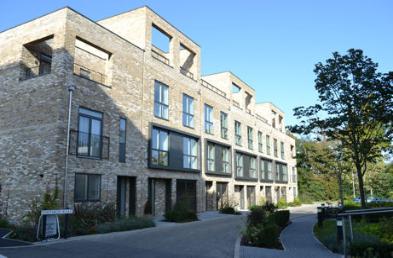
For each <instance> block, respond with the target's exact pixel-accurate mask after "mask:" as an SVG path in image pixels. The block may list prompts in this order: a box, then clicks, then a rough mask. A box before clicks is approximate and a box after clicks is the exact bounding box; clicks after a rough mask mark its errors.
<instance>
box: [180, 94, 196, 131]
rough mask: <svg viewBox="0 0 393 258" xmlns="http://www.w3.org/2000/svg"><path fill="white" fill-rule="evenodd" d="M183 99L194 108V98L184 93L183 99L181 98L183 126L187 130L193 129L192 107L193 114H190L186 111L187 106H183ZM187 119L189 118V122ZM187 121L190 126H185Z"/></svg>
mask: <svg viewBox="0 0 393 258" xmlns="http://www.w3.org/2000/svg"><path fill="white" fill-rule="evenodd" d="M185 99H188V100H190V101H191V105H192V106H194V98H193V97H191V96H190V95H187V94H185V93H183V98H182V102H183V117H182V119H183V126H185V127H188V128H194V107H193V109H192V110H193V112H192V113H190V110H187V109H188V106H185V102H184V101H185ZM186 102H187V101H186ZM189 118H191V119H190V120H189ZM187 121H191V122H190V124H187V123H186V122H187Z"/></svg>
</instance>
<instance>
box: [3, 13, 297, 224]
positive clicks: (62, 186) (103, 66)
mask: <svg viewBox="0 0 393 258" xmlns="http://www.w3.org/2000/svg"><path fill="white" fill-rule="evenodd" d="M163 43H166V44H165V45H164V44H163ZM0 57H1V59H0V67H1V68H0V186H1V187H0V200H1V202H0V205H1V206H0V208H1V213H2V214H3V215H6V216H7V217H9V218H11V219H12V220H14V221H18V220H20V219H21V217H22V216H23V215H25V214H26V212H28V210H29V208H30V205H31V202H32V200H33V199H37V198H42V196H43V194H44V193H45V192H46V191H50V190H53V189H55V188H58V189H59V190H60V193H61V194H60V196H61V198H64V199H62V201H63V203H64V204H65V205H66V206H68V207H72V206H73V205H74V204H75V203H86V202H88V203H95V202H100V203H115V204H116V207H117V211H118V214H119V215H134V214H135V215H143V214H152V215H160V214H163V213H164V212H165V211H166V210H168V209H170V208H171V207H173V205H174V204H175V203H176V202H179V201H187V204H188V205H190V208H193V209H195V210H196V211H198V212H201V211H205V210H215V209H217V208H218V207H219V205H220V203H221V204H222V202H223V201H224V200H228V199H230V200H232V201H234V202H235V203H236V204H237V205H238V208H239V209H247V208H248V207H249V206H250V205H252V204H256V203H258V202H259V200H260V199H261V198H265V199H266V200H268V201H271V202H276V201H277V200H278V199H279V198H286V199H287V201H292V200H293V199H294V197H295V196H296V195H297V181H296V160H295V140H294V139H293V138H292V137H290V136H289V135H287V134H286V132H285V127H284V113H283V112H282V111H281V110H280V109H279V108H277V107H276V106H274V105H273V104H272V103H256V101H255V90H254V89H253V88H252V87H250V86H249V85H248V84H246V83H245V82H244V81H243V80H241V79H240V78H239V77H237V76H236V75H234V74H233V73H231V72H222V73H216V74H211V75H206V76H202V75H201V48H200V47H199V46H198V45H197V44H196V43H195V42H194V41H193V40H191V39H190V38H188V37H187V36H186V35H185V34H183V33H182V32H181V31H179V30H178V29H176V28H175V27H174V26H173V25H171V24H170V23H169V22H167V21H166V20H164V19H163V18H162V17H160V16H159V15H158V14H156V13H155V12H154V11H152V10H151V9H150V8H148V7H141V8H138V9H135V10H131V11H128V12H125V13H122V14H119V15H115V16H113V17H110V18H107V19H104V20H100V21H92V20H90V19H89V18H87V17H85V16H83V15H82V14H80V13H78V12H76V11H74V10H73V9H71V8H68V7H66V8H63V9H60V10H57V11H55V12H52V13H50V14H47V15H45V16H42V17H39V18H37V19H34V20H32V21H29V22H27V23H24V24H22V25H19V26H16V27H14V28H11V29H9V30H6V31H3V32H1V33H0ZM69 111H70V112H69Z"/></svg>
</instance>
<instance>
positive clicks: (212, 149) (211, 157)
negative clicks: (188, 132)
mask: <svg viewBox="0 0 393 258" xmlns="http://www.w3.org/2000/svg"><path fill="white" fill-rule="evenodd" d="M215 155H216V146H215V145H214V144H212V143H208V144H207V170H208V171H215V170H216V168H215Z"/></svg>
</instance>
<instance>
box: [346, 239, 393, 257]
mask: <svg viewBox="0 0 393 258" xmlns="http://www.w3.org/2000/svg"><path fill="white" fill-rule="evenodd" d="M350 254H351V257H352V258H369V257H370V258H371V257H384V258H393V244H386V243H356V242H355V243H352V244H351V246H350Z"/></svg>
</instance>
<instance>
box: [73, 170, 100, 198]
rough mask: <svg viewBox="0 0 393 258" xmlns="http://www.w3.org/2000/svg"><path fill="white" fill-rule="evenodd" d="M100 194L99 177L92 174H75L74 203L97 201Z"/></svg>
mask: <svg viewBox="0 0 393 258" xmlns="http://www.w3.org/2000/svg"><path fill="white" fill-rule="evenodd" d="M100 193H101V176H100V175H93V174H79V173H78V174H75V196H74V199H75V201H76V202H83V201H99V200H100Z"/></svg>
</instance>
